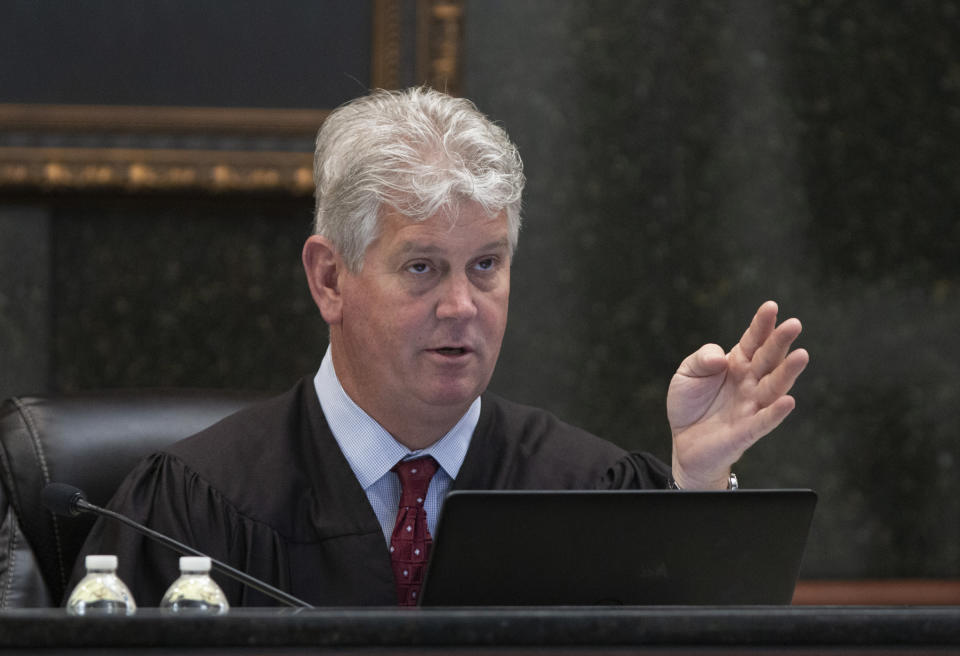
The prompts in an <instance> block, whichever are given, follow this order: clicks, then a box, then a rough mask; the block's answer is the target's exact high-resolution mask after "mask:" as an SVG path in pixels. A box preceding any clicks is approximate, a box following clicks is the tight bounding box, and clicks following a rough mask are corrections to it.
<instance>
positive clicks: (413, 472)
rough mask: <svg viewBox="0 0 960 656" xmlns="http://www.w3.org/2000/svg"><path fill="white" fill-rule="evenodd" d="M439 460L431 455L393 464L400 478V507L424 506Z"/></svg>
mask: <svg viewBox="0 0 960 656" xmlns="http://www.w3.org/2000/svg"><path fill="white" fill-rule="evenodd" d="M437 467H438V465H437V461H436V460H434V459H433V458H431V457H430V456H424V457H422V458H414V459H413V460H401V461H400V462H398V463H397V464H396V465H394V466H393V471H395V472H396V473H397V477H399V479H400V507H401V508H404V507H416V506H422V505H423V501H424V499H426V498H427V490H428V489H429V488H430V481H431V479H433V475H434V474H436V473H437Z"/></svg>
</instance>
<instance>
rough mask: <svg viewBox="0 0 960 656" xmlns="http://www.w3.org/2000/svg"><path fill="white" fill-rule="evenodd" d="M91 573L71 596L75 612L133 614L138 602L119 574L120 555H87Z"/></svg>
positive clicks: (70, 610)
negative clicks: (118, 558)
mask: <svg viewBox="0 0 960 656" xmlns="http://www.w3.org/2000/svg"><path fill="white" fill-rule="evenodd" d="M84 565H86V568H87V575H86V576H84V577H83V578H82V579H80V582H79V583H77V587H75V588H74V589H73V592H71V593H70V597H69V598H68V599H67V612H68V613H70V614H71V615H133V614H134V613H135V612H137V604H136V603H135V602H134V601H133V595H132V594H131V593H130V588H128V587H127V586H126V585H125V584H124V582H123V581H121V580H120V577H119V576H117V557H116V556H87V557H86V559H85V560H84Z"/></svg>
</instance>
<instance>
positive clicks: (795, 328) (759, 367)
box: [750, 319, 803, 378]
mask: <svg viewBox="0 0 960 656" xmlns="http://www.w3.org/2000/svg"><path fill="white" fill-rule="evenodd" d="M801 330H803V326H802V325H801V324H800V320H799V319H787V320H786V321H784V322H783V323H781V324H780V325H779V326H777V327H776V329H775V330H774V331H773V334H772V335H770V337H769V338H767V341H765V342H764V343H763V345H762V346H760V348H758V349H757V351H756V353H754V355H753V359H752V360H751V361H750V369H751V371H753V373H754V374H755V375H756V376H757V377H758V378H762V377H763V376H765V375H767V374H768V373H770V372H771V371H773V370H774V369H776V368H777V367H778V366H780V363H781V362H783V359H784V358H785V357H786V355H787V352H788V351H789V350H790V346H791V345H792V344H793V342H794V341H795V340H796V339H797V337H798V336H799V335H800V331H801Z"/></svg>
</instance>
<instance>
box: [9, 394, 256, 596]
mask: <svg viewBox="0 0 960 656" xmlns="http://www.w3.org/2000/svg"><path fill="white" fill-rule="evenodd" d="M265 396H266V395H265V394H264V393H255V392H236V391H223V390H125V391H109V392H89V393H80V394H72V395H63V396H29V397H13V398H9V399H7V400H5V401H4V402H3V403H2V404H0V482H2V486H0V610H3V609H7V608H23V607H43V606H57V605H58V604H59V603H60V601H61V599H62V598H63V596H64V592H65V587H66V585H67V580H68V578H69V577H70V572H71V570H72V568H73V565H74V560H75V559H76V556H77V554H78V553H79V551H80V547H81V546H82V545H83V542H84V540H85V539H86V536H87V533H88V532H89V531H90V527H91V526H92V525H93V521H94V518H93V517H90V516H87V515H83V516H80V517H76V518H63V517H57V516H55V515H54V514H53V513H51V512H49V511H48V510H46V509H45V508H44V507H43V505H42V504H41V501H40V492H41V490H42V489H43V488H44V486H45V485H46V484H47V483H52V482H57V483H68V484H70V485H74V486H76V487H78V488H80V489H81V490H83V491H84V492H85V493H86V496H87V499H88V500H89V501H91V502H92V503H95V504H97V505H100V506H103V505H105V504H106V503H107V502H108V501H109V500H110V498H111V497H112V496H113V493H114V491H115V490H116V488H117V487H118V486H119V484H120V482H121V481H122V480H123V478H124V476H126V474H127V472H128V471H130V469H131V468H132V467H133V466H134V464H135V463H136V462H137V461H138V460H139V459H140V458H141V457H143V456H145V455H148V454H149V453H152V452H153V451H156V450H158V449H160V448H162V447H164V446H166V445H167V444H170V443H172V442H175V441H177V440H179V439H182V438H184V437H187V436H189V435H192V434H193V433H196V432H197V431H199V430H201V429H203V428H206V427H207V426H209V425H211V424H213V423H215V422H217V421H219V420H220V419H222V418H223V417H225V416H226V415H228V414H231V413H233V412H235V411H237V410H239V409H241V408H243V407H244V406H247V405H249V404H250V403H252V402H254V401H256V400H258V399H262V398H264V397H265Z"/></svg>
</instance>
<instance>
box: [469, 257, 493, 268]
mask: <svg viewBox="0 0 960 656" xmlns="http://www.w3.org/2000/svg"><path fill="white" fill-rule="evenodd" d="M474 266H475V267H476V268H477V269H478V270H479V271H492V270H493V269H495V268H496V266H497V258H495V257H485V258H482V259H480V260H477V263H476V264H475V265H474Z"/></svg>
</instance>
